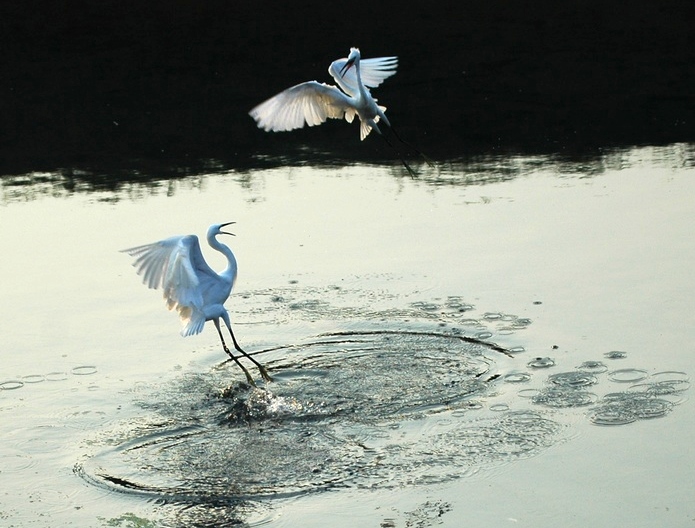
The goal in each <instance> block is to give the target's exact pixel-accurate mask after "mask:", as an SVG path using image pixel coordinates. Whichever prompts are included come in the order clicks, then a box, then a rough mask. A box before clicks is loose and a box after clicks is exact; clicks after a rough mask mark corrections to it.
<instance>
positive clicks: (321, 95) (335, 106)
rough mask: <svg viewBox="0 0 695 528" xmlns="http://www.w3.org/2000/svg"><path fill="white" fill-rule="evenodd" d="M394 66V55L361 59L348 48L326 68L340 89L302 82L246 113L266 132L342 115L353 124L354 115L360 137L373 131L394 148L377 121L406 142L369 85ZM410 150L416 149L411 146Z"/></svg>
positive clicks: (375, 84)
mask: <svg viewBox="0 0 695 528" xmlns="http://www.w3.org/2000/svg"><path fill="white" fill-rule="evenodd" d="M397 66H398V58H397V57H377V58H374V59H361V57H360V50H359V49H357V48H351V49H350V55H348V57H347V58H344V59H338V60H336V61H333V62H332V63H331V65H330V66H329V67H328V73H330V74H331V76H332V77H333V79H335V82H336V83H338V86H339V87H340V89H339V88H338V87H336V86H333V85H329V84H324V83H320V82H317V81H308V82H304V83H301V84H297V85H296V86H293V87H291V88H288V89H287V90H284V91H282V92H280V93H279V94H277V95H275V96H274V97H271V98H270V99H268V100H267V101H265V102H263V103H261V104H259V105H258V106H256V107H255V108H253V109H252V110H251V111H250V112H249V115H250V116H251V117H253V118H254V119H255V120H256V124H257V125H258V127H259V128H262V129H263V130H265V131H267V132H285V131H289V130H295V129H297V128H302V127H303V126H304V125H305V124H307V125H309V126H316V125H320V124H321V123H324V122H325V121H326V120H327V119H328V118H332V119H342V118H345V120H346V121H347V122H348V123H352V121H353V119H355V116H357V117H359V119H360V139H361V140H364V138H366V137H367V136H368V135H369V133H370V132H371V131H372V130H375V131H376V132H377V133H378V134H379V135H381V137H383V138H384V140H386V142H387V143H388V144H389V146H391V148H393V149H394V150H396V149H395V148H394V147H393V145H392V144H391V142H390V141H389V140H388V139H387V138H386V136H384V135H383V134H382V133H381V130H380V129H379V125H378V124H377V123H378V122H379V121H383V122H384V123H385V124H386V125H387V126H388V127H389V128H390V129H391V131H392V132H393V133H394V135H395V136H396V137H397V138H398V139H399V140H400V141H401V142H403V143H404V144H406V145H408V144H407V143H405V142H404V141H403V140H402V139H401V138H400V136H398V134H397V133H396V131H395V130H394V129H393V127H392V125H391V123H390V122H389V120H388V118H387V117H386V113H385V112H386V107H385V106H380V105H377V100H376V99H374V97H372V94H371V92H370V91H369V88H376V87H377V86H379V85H380V84H381V83H382V82H383V81H384V80H385V79H387V78H389V77H391V76H392V75H394V74H395V73H396V67H397ZM341 90H342V91H341ZM408 146H410V145H408ZM410 148H413V147H410ZM413 150H416V151H417V149H414V148H413ZM418 153H420V152H419V151H418ZM399 157H400V156H399ZM400 160H401V163H402V164H403V166H404V167H405V168H406V169H407V170H408V172H409V173H410V174H411V175H413V176H414V175H415V173H414V172H413V170H412V169H411V168H410V167H409V166H408V164H407V163H406V162H405V161H404V160H403V158H402V157H401V158H400Z"/></svg>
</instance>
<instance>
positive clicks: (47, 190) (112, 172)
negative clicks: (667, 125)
mask: <svg viewBox="0 0 695 528" xmlns="http://www.w3.org/2000/svg"><path fill="white" fill-rule="evenodd" d="M304 154H305V155H304V156H295V157H293V158H291V159H290V158H284V157H283V158H275V157H272V158H271V157H258V158H256V159H255V160H254V161H255V162H256V163H255V164H253V165H248V164H246V165H244V166H241V167H240V166H238V165H237V164H235V163H234V161H222V160H214V159H209V160H200V161H198V162H196V163H194V164H190V165H183V166H182V165H177V166H174V167H167V166H165V165H159V166H152V165H144V166H143V165H133V166H132V167H128V168H123V167H120V166H119V167H111V168H109V167H101V168H99V169H94V168H89V167H84V168H69V169H63V170H59V171H56V172H30V173H26V174H6V175H2V176H0V200H2V201H3V202H9V201H14V200H31V199H35V198H37V197H42V196H51V197H61V196H63V197H65V196H71V195H72V194H76V193H77V194H79V193H110V194H111V195H112V196H111V197H107V196H103V197H102V199H105V200H119V199H123V198H128V199H131V198H137V197H139V196H143V195H148V194H153V193H166V194H167V195H171V194H173V193H174V192H176V189H177V188H178V187H179V186H183V187H184V188H188V189H190V188H195V187H199V186H200V185H201V184H202V181H203V180H204V179H206V178H214V177H216V176H218V175H224V174H234V175H236V177H237V179H238V180H239V182H240V183H242V184H245V185H249V186H250V185H252V182H253V179H254V177H255V176H256V175H257V174H258V173H259V172H262V171H264V170H267V169H272V168H285V169H286V170H288V171H291V169H299V168H302V167H306V166H312V167H315V168H324V169H326V170H329V171H337V170H341V169H346V168H348V167H350V166H351V163H350V162H349V161H347V160H340V159H334V158H331V157H330V156H328V155H327V154H321V153H317V152H312V151H311V150H310V149H309V148H308V147H307V148H306V149H305V151H304ZM646 160H649V162H650V163H654V164H656V165H658V166H661V167H671V168H673V169H681V168H683V169H685V168H691V167H693V166H695V146H693V145H692V144H685V143H683V144H677V145H671V146H668V147H645V148H635V149H628V148H625V149H612V150H610V151H607V152H597V153H596V154H595V155H591V156H590V155H583V156H581V157H566V156H557V155H545V156H529V155H503V156H477V157H472V158H467V159H460V160H449V161H446V162H437V163H435V164H434V165H433V166H429V165H427V164H424V163H418V162H417V160H415V161H413V160H411V161H410V163H411V164H412V165H413V166H414V167H417V170H418V173H419V176H420V180H421V181H422V182H423V183H427V184H431V185H478V184H485V183H494V182H499V181H505V180H508V179H513V178H515V177H518V176H520V175H525V174H528V173H530V172H534V171H538V170H544V169H547V168H549V167H552V169H553V170H554V171H555V172H556V173H558V174H562V175H570V176H572V175H575V176H580V177H587V176H595V175H598V174H603V173H605V172H606V171H616V170H622V169H626V168H630V167H635V166H639V165H640V164H642V163H643V162H645V161H646ZM373 167H374V168H375V169H378V170H387V171H388V172H390V173H391V174H392V175H393V176H394V177H396V178H405V177H408V174H407V173H406V172H405V171H404V170H403V169H402V168H401V167H400V166H399V165H398V162H397V160H396V161H394V162H393V163H392V164H391V165H390V166H388V165H385V164H382V165H374V166H373Z"/></svg>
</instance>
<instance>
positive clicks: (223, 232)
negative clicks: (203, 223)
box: [220, 222, 236, 236]
mask: <svg viewBox="0 0 695 528" xmlns="http://www.w3.org/2000/svg"><path fill="white" fill-rule="evenodd" d="M232 224H236V222H227V223H225V224H220V235H232V236H236V235H235V234H234V233H230V232H228V231H222V228H223V227H225V226H228V225H232Z"/></svg>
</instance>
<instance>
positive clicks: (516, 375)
mask: <svg viewBox="0 0 695 528" xmlns="http://www.w3.org/2000/svg"><path fill="white" fill-rule="evenodd" d="M503 379H504V381H506V382H507V383H526V382H528V381H529V380H530V379H531V374H529V373H528V372H512V373H510V374H507V375H506V376H504V378H503Z"/></svg>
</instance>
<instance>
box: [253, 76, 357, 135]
mask: <svg viewBox="0 0 695 528" xmlns="http://www.w3.org/2000/svg"><path fill="white" fill-rule="evenodd" d="M249 115H250V116H251V117H253V118H254V119H255V120H256V123H257V124H258V126H259V127H260V128H262V129H264V130H266V131H268V132H270V131H272V132H285V131H288V130H294V129H296V128H302V127H303V126H304V124H305V123H306V124H307V125H309V126H315V125H320V124H321V123H323V122H324V121H326V119H328V118H331V119H342V118H343V117H345V119H347V120H348V121H350V122H352V120H353V119H354V117H355V111H354V109H353V108H352V106H350V105H349V100H348V98H347V97H346V95H345V94H344V93H342V92H341V91H340V90H338V88H336V87H335V86H330V85H328V84H323V83H319V82H317V81H309V82H305V83H301V84H297V85H296V86H293V87H292V88H288V89H287V90H285V91H283V92H280V93H279V94H277V95H276V96H274V97H271V98H270V99H268V100H267V101H265V102H263V103H261V104H259V105H258V106H256V107H255V108H254V109H252V110H251V111H250V112H249Z"/></svg>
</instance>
